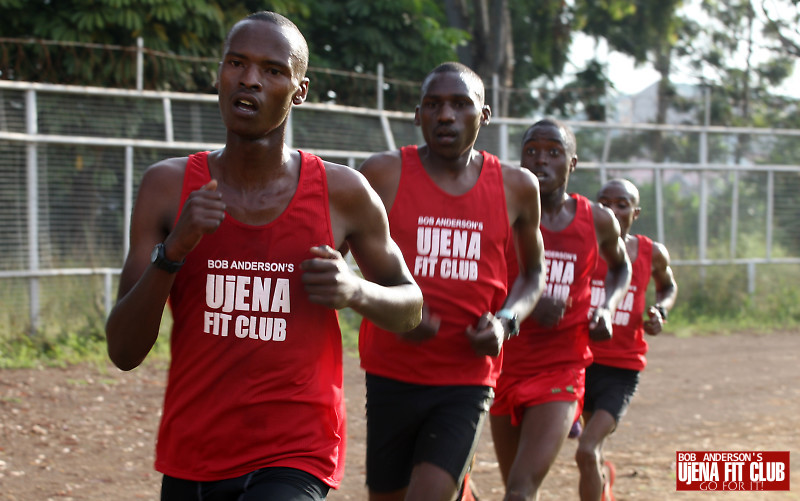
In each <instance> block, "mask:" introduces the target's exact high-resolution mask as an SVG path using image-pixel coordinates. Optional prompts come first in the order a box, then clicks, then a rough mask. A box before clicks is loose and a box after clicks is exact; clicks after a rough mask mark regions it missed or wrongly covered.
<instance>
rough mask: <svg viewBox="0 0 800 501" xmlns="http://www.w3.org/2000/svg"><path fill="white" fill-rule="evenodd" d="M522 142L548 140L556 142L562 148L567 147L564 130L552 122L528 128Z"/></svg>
mask: <svg viewBox="0 0 800 501" xmlns="http://www.w3.org/2000/svg"><path fill="white" fill-rule="evenodd" d="M522 142H523V144H525V143H530V142H549V143H558V144H559V145H560V146H561V147H562V148H566V147H567V140H566V137H565V136H564V131H563V130H561V128H560V127H557V126H556V125H553V124H540V125H537V126H535V127H533V128H531V129H528V131H527V132H526V133H525V137H524V138H523V140H522Z"/></svg>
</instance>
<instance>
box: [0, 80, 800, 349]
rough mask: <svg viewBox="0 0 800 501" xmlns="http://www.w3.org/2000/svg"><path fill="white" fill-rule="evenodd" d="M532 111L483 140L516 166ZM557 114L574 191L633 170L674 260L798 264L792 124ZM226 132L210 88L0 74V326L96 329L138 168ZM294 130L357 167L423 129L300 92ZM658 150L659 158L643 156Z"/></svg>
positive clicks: (123, 245) (755, 280)
mask: <svg viewBox="0 0 800 501" xmlns="http://www.w3.org/2000/svg"><path fill="white" fill-rule="evenodd" d="M381 88H382V86H378V87H377V90H376V94H375V95H376V102H377V103H379V104H380V103H381V101H382V98H381V97H380V89H381ZM532 122H533V120H532V119H522V118H502V117H493V120H492V122H491V124H490V125H488V126H486V127H484V128H483V129H482V131H481V134H480V137H479V140H478V147H479V148H480V149H485V150H487V151H490V152H492V153H495V154H498V155H499V156H500V157H501V158H502V159H504V160H506V161H508V162H510V163H518V162H519V147H520V142H521V138H522V135H523V133H524V131H525V130H526V129H527V127H528V126H529V125H530V124H531V123H532ZM567 123H569V124H570V125H571V126H572V127H573V128H574V130H575V131H576V135H577V137H578V153H579V157H580V161H579V164H578V169H577V170H576V172H575V173H574V174H573V175H572V177H571V179H570V186H569V188H570V191H574V192H578V193H581V194H584V195H586V196H588V197H590V198H594V194H595V193H596V191H597V189H598V188H599V187H600V185H601V184H602V182H604V181H605V180H606V179H609V178H612V177H626V178H629V179H631V180H633V181H634V182H635V183H636V184H637V186H639V189H640V191H641V195H642V201H641V205H642V207H643V211H642V216H641V217H640V219H639V220H638V221H637V222H636V223H635V225H634V228H633V231H634V232H636V233H643V234H646V235H649V236H651V237H653V238H654V239H656V240H658V241H660V242H663V243H664V244H666V246H667V247H668V248H669V250H670V252H671V254H672V258H673V263H674V265H675V266H676V267H691V269H692V270H706V269H707V268H709V267H713V266H720V265H725V266H734V269H735V270H736V271H735V272H734V273H735V274H736V275H737V276H738V275H740V276H739V278H737V279H736V281H735V282H732V283H735V284H736V285H733V287H738V288H740V289H743V290H747V291H748V292H749V293H750V294H753V293H755V292H756V291H757V290H759V288H761V287H764V286H765V284H763V283H761V282H760V280H761V279H760V278H759V276H760V275H759V273H757V272H756V271H757V269H760V268H759V267H761V266H764V265H769V266H785V267H786V268H785V269H786V270H787V271H786V272H785V273H784V275H786V276H791V275H792V274H795V275H794V276H796V273H797V266H796V265H797V264H798V263H800V227H799V226H800V218H798V215H800V210H799V209H800V201H799V200H798V197H797V196H796V194H797V193H798V191H800V151H798V148H800V146H798V141H797V136H798V135H800V131H798V130H769V129H755V128H727V127H718V126H716V127H715V126H701V125H668V126H656V125H652V124H644V123H638V124H636V123H621V122H620V123H598V122H581V121H568V122H567ZM224 138H225V130H224V127H223V125H222V123H221V120H220V116H219V111H218V107H217V99H216V96H214V95H209V94H185V93H174V92H158V91H135V90H124V89H106V88H93V87H77V86H66V85H55V84H38V83H31V82H14V81H2V80H0V179H2V181H3V182H2V183H1V184H0V220H2V221H3V224H2V225H0V249H1V250H2V252H0V320H1V321H2V322H0V325H2V327H0V337H2V336H7V335H17V334H19V333H21V332H31V331H33V332H44V333H47V332H63V331H69V330H73V331H81V330H85V329H100V330H101V329H102V321H103V319H104V317H105V314H106V313H107V312H108V310H109V308H110V307H111V304H112V301H113V300H114V297H115V294H116V291H115V282H116V276H117V275H118V273H119V269H120V267H121V265H122V262H123V260H124V257H125V255H126V252H127V249H128V233H129V216H130V213H131V210H132V204H133V200H134V199H135V194H136V189H137V187H138V185H139V181H140V179H141V176H142V173H143V172H144V170H145V169H146V168H147V167H148V166H149V165H151V164H152V163H154V162H156V161H158V160H160V159H162V158H165V157H169V156H181V155H186V154H189V153H193V152H195V151H200V150H208V149H215V148H219V147H221V146H222V145H223V142H224ZM744 139H746V140H744ZM289 141H290V143H291V144H292V146H293V147H295V148H299V149H303V150H305V151H308V152H311V153H315V154H318V155H320V156H322V157H323V158H325V159H326V160H330V161H334V162H338V163H343V164H346V165H350V166H351V167H354V168H357V167H358V165H359V164H360V163H361V161H363V160H364V159H365V158H366V157H367V156H369V155H370V154H372V153H374V152H377V151H382V150H387V149H393V148H396V147H399V146H402V145H405V144H412V143H417V144H419V143H421V141H422V139H421V135H420V132H419V129H418V128H417V127H415V126H414V124H413V113H412V112H411V110H409V111H408V112H398V111H386V110H384V109H383V108H382V107H381V106H378V107H376V108H355V107H347V106H341V105H336V104H325V103H305V104H303V105H302V106H298V107H296V108H295V109H294V111H293V112H292V115H291V118H290V125H289ZM656 147H658V148H661V151H662V152H663V158H664V159H665V160H664V161H663V162H657V163H656V162H653V161H652V160H651V158H653V154H652V152H653V151H654V148H656ZM702 273H704V271H701V272H700V274H702ZM719 285H720V286H723V287H731V285H730V283H728V282H726V283H725V284H719ZM766 286H769V284H766Z"/></svg>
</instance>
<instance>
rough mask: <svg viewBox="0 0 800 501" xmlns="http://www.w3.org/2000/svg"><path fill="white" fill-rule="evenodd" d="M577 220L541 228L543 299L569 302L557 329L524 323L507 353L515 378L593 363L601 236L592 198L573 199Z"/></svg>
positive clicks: (513, 264) (513, 271)
mask: <svg viewBox="0 0 800 501" xmlns="http://www.w3.org/2000/svg"><path fill="white" fill-rule="evenodd" d="M570 196H571V197H572V198H574V199H575V201H576V205H577V207H576V209H575V217H574V219H573V220H572V222H570V224H569V225H568V226H567V227H566V228H564V229H563V230H561V231H558V232H555V231H550V230H548V229H547V228H545V227H544V226H541V230H542V238H543V240H544V249H545V250H544V255H545V267H546V269H547V286H546V288H545V291H544V293H543V295H545V296H555V297H558V298H561V299H564V300H566V301H567V304H568V306H567V309H566V311H565V313H564V317H563V318H562V319H561V321H560V322H559V323H558V324H557V325H556V326H554V327H542V326H541V325H539V324H537V323H536V321H535V320H533V318H531V317H528V319H527V320H525V321H524V322H522V325H521V328H520V334H519V336H517V337H515V338H512V339H510V340H509V341H508V342H507V343H506V345H505V348H504V349H503V352H504V355H503V356H504V357H505V358H504V363H503V372H505V373H508V374H510V375H513V376H526V375H529V374H531V373H535V372H541V371H546V370H551V369H563V368H583V367H586V366H587V365H589V364H590V363H591V361H592V354H591V352H590V351H589V347H588V344H589V321H588V319H587V316H588V312H589V306H590V299H591V290H590V282H591V277H592V273H594V269H595V267H596V266H597V261H598V250H597V237H596V236H595V230H594V216H593V214H592V206H591V202H590V201H589V199H587V198H586V197H584V196H582V195H577V194H571V195H570ZM508 254H509V283H512V280H513V279H515V277H516V276H517V273H518V269H519V268H518V266H517V261H516V259H515V258H514V253H513V252H511V251H509V253H508Z"/></svg>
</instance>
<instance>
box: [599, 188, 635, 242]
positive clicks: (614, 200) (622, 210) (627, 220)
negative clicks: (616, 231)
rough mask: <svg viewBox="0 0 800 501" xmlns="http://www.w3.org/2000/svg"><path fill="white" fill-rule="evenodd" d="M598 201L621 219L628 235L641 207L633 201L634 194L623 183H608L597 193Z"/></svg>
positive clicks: (621, 227) (622, 226)
mask: <svg viewBox="0 0 800 501" xmlns="http://www.w3.org/2000/svg"><path fill="white" fill-rule="evenodd" d="M597 201H598V203H600V204H601V205H604V206H605V207H608V208H609V209H611V211H612V212H613V213H614V217H616V218H617V221H619V227H620V230H621V231H622V234H623V235H627V234H628V231H629V230H630V228H631V225H632V224H633V222H634V221H635V220H636V218H637V217H639V212H640V211H641V209H640V208H639V207H637V206H636V205H635V204H634V203H633V196H632V194H631V193H630V192H629V191H628V190H627V189H626V188H625V187H624V186H623V185H621V184H618V183H608V184H606V185H605V186H604V187H603V188H602V189H601V190H600V193H598V194H597Z"/></svg>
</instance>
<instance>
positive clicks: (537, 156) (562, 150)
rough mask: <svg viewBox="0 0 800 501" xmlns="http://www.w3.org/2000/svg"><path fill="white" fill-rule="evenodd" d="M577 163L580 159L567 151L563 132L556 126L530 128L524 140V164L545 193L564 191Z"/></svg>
mask: <svg viewBox="0 0 800 501" xmlns="http://www.w3.org/2000/svg"><path fill="white" fill-rule="evenodd" d="M576 163H577V157H576V156H574V155H570V152H568V151H567V142H566V138H565V135H564V132H563V131H562V130H561V129H560V128H559V127H557V126H555V125H553V124H548V123H543V124H540V125H537V126H536V127H534V128H532V129H529V130H528V132H527V133H526V134H525V137H524V138H523V140H522V159H521V165H522V167H524V168H525V169H528V170H529V171H531V172H532V173H533V174H534V175H535V176H536V177H537V178H538V179H539V189H540V190H541V193H542V194H549V193H553V192H554V191H556V190H558V189H559V188H565V187H566V185H567V181H568V180H569V174H570V172H572V171H573V170H574V169H575V164H576Z"/></svg>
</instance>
